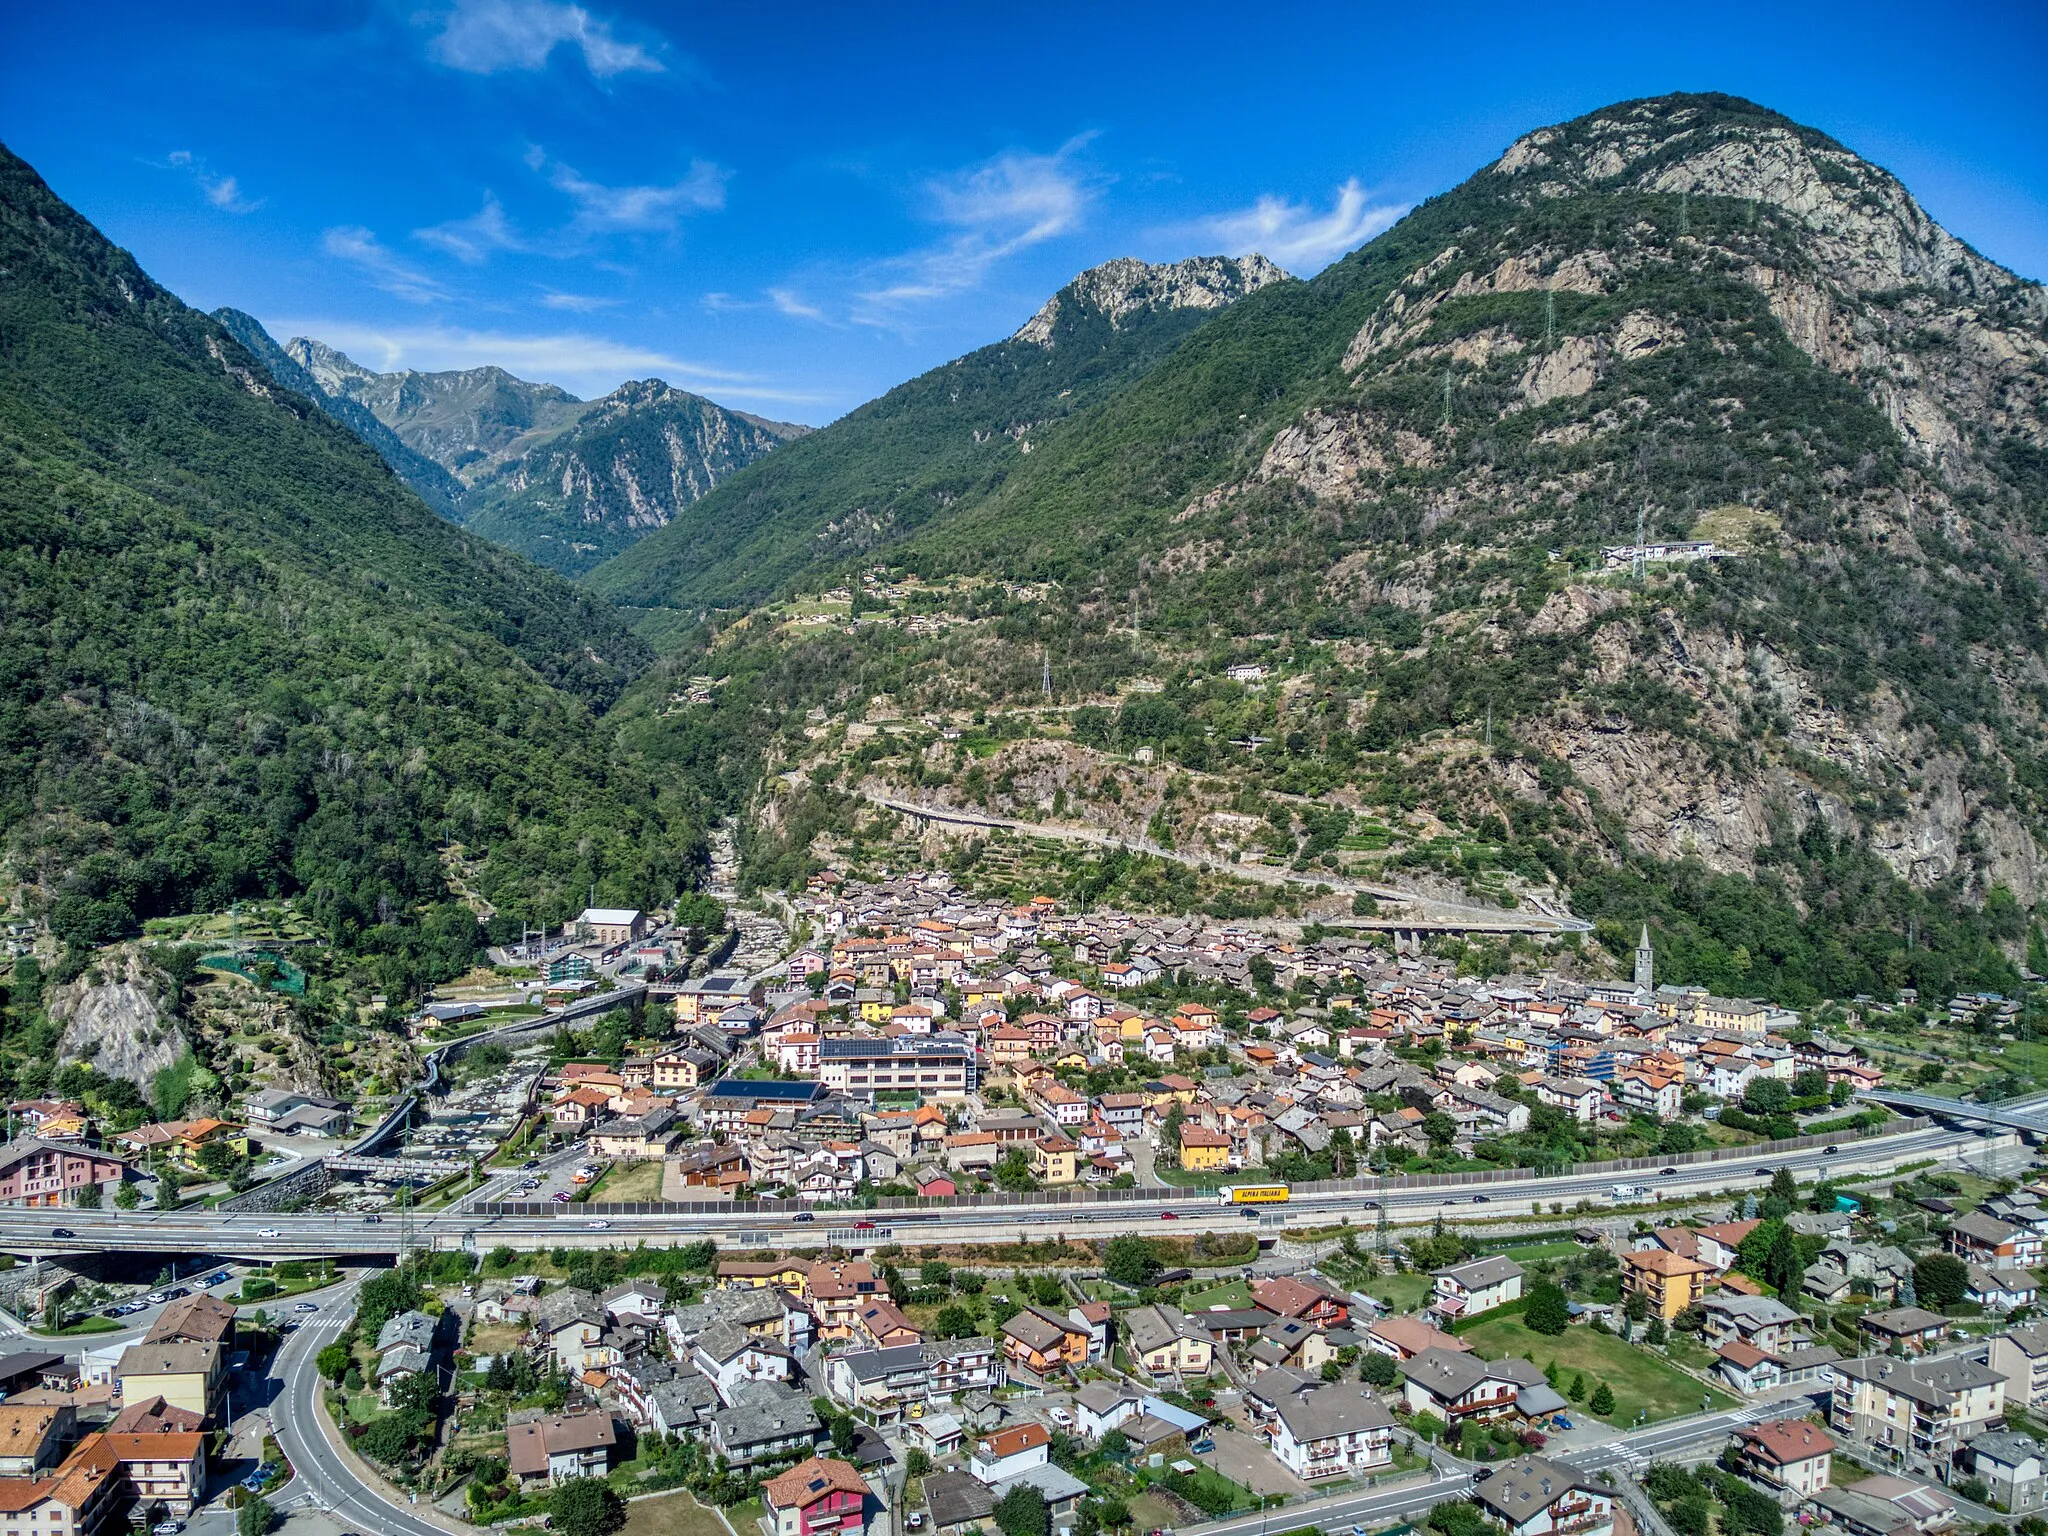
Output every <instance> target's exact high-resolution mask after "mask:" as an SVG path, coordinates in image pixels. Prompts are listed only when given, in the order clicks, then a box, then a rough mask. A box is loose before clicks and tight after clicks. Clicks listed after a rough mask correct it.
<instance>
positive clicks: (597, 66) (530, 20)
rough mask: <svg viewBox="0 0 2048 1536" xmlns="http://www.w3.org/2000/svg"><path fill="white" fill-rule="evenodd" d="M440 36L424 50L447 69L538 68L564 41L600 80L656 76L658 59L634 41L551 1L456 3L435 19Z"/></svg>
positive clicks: (587, 14) (580, 10)
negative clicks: (621, 38)
mask: <svg viewBox="0 0 2048 1536" xmlns="http://www.w3.org/2000/svg"><path fill="white" fill-rule="evenodd" d="M438 19H439V20H440V21H441V23H442V25H441V31H440V33H439V34H438V35H437V36H436V37H435V38H434V40H433V42H432V43H431V44H430V45H429V51H430V52H431V53H432V54H433V55H434V57H435V58H437V59H439V60H440V61H441V62H442V63H443V64H446V65H447V66H449V68H451V69H460V70H464V71H466V72H468V73H470V74H473V75H493V74H496V73H498V72H499V71H500V70H506V69H542V68H545V67H546V65H547V62H548V57H549V55H551V54H552V53H553V52H554V51H555V49H557V48H558V47H560V46H561V45H562V44H563V43H569V44H572V45H574V46H575V47H577V48H580V49H581V50H582V51H583V63H584V65H585V66H586V67H587V68H588V69H589V70H590V72H591V73H592V74H593V75H596V76H597V77H598V78H599V79H601V80H603V79H609V78H610V77H611V76H613V75H619V74H627V73H646V74H659V73H661V71H662V69H663V65H662V62H661V60H660V59H657V58H656V57H654V55H653V54H651V53H649V52H648V51H647V50H646V49H645V48H643V47H641V46H640V45H639V44H638V43H626V42H621V41H620V40H619V39H618V38H616V37H614V36H613V35H612V29H611V24H610V23H609V22H605V21H600V20H599V19H598V18H596V17H594V16H592V15H591V14H590V12H588V11H586V10H585V9H583V7H582V6H580V5H561V4H557V3H554V0H457V3H456V6H455V8H454V9H453V10H452V11H449V12H448V13H447V15H446V16H445V17H441V18H438Z"/></svg>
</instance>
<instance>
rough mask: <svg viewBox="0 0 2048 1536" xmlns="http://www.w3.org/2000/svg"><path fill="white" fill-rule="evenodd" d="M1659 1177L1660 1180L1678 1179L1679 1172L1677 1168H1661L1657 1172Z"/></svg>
mask: <svg viewBox="0 0 2048 1536" xmlns="http://www.w3.org/2000/svg"><path fill="white" fill-rule="evenodd" d="M1657 1177H1658V1178H1660V1179H1673V1178H1676V1177H1678V1170H1677V1169H1676V1168H1659V1169H1658V1170H1657Z"/></svg>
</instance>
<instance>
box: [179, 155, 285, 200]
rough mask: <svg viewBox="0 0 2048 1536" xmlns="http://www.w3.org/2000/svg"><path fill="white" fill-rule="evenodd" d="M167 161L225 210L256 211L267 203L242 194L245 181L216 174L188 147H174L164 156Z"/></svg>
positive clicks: (206, 197)
mask: <svg viewBox="0 0 2048 1536" xmlns="http://www.w3.org/2000/svg"><path fill="white" fill-rule="evenodd" d="M165 164H167V165H168V166H169V167H170V168H171V169H172V170H176V171H183V172H185V173H186V174H187V175H188V176H190V177H191V178H192V180H193V182H194V183H195V184H196V185H197V186H198V188H199V191H200V195H201V196H203V197H204V198H205V199H206V201H207V202H208V203H210V204H211V205H212V206H213V207H215V208H218V209H219V210H220V211H221V212H222V213H254V212H255V211H256V210H257V209H258V208H261V207H262V206H263V204H264V201H265V200H264V199H263V198H260V197H258V198H247V197H244V196H242V184H241V182H240V181H238V180H236V178H234V177H233V176H221V175H217V174H216V173H215V172H214V171H213V170H211V169H210V168H209V167H208V166H207V163H206V161H205V160H204V159H202V158H201V157H200V156H198V155H195V154H193V153H192V151H191V150H189V149H174V150H172V151H171V152H170V154H169V155H168V156H166V157H165Z"/></svg>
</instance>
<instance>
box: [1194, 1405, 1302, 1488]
mask: <svg viewBox="0 0 2048 1536" xmlns="http://www.w3.org/2000/svg"><path fill="white" fill-rule="evenodd" d="M1195 1460H1197V1461H1200V1462H1205V1463H1207V1464H1208V1465H1209V1466H1212V1467H1214V1468H1215V1469H1216V1470H1217V1471H1218V1472H1221V1473H1222V1474H1223V1475H1224V1476H1225V1477H1227V1478H1229V1479H1230V1480H1231V1481H1232V1482H1234V1483H1242V1484H1244V1486H1245V1487H1247V1488H1249V1489H1251V1491H1252V1492H1253V1493H1283V1494H1286V1495H1287V1496H1288V1497H1290V1498H1294V1497H1297V1496H1299V1495H1301V1494H1304V1493H1307V1492H1308V1486H1309V1485H1308V1484H1307V1483H1305V1482H1303V1481H1302V1480H1301V1479H1300V1478H1298V1477H1296V1476H1295V1475H1294V1474H1293V1473H1292V1472H1290V1471H1288V1470H1287V1469H1286V1468H1285V1467H1283V1466H1281V1465H1280V1463H1279V1461H1278V1460H1277V1459H1276V1458H1275V1457H1274V1455H1273V1453H1272V1452H1271V1451H1270V1450H1268V1449H1267V1448H1266V1443H1265V1442H1264V1441H1263V1440H1261V1439H1260V1438H1259V1437H1258V1436H1257V1435H1255V1434H1252V1433H1250V1432H1248V1431H1247V1430H1245V1429H1244V1427H1243V1426H1242V1425H1240V1424H1238V1422H1237V1421H1236V1420H1235V1419H1232V1420H1231V1421H1229V1427H1226V1426H1225V1425H1223V1424H1219V1425H1217V1426H1216V1449H1215V1450H1213V1451H1204V1452H1202V1454H1201V1455H1199V1456H1197V1457H1196V1458H1195Z"/></svg>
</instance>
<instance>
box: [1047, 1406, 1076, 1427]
mask: <svg viewBox="0 0 2048 1536" xmlns="http://www.w3.org/2000/svg"><path fill="white" fill-rule="evenodd" d="M1046 1417H1047V1418H1049V1419H1051V1420H1052V1421H1053V1423H1055V1424H1057V1425H1059V1426H1060V1428H1062V1429H1065V1428H1066V1427H1067V1426H1068V1425H1069V1424H1071V1423H1073V1422H1074V1415H1073V1413H1072V1412H1071V1411H1070V1410H1068V1409H1066V1408H1061V1407H1058V1406H1055V1407H1053V1408H1052V1409H1051V1410H1049V1411H1048V1412H1047V1413H1046Z"/></svg>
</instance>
